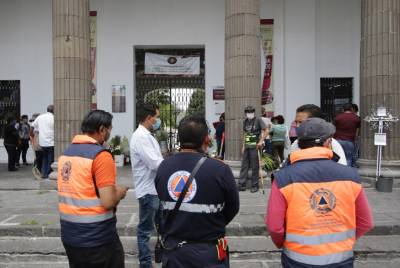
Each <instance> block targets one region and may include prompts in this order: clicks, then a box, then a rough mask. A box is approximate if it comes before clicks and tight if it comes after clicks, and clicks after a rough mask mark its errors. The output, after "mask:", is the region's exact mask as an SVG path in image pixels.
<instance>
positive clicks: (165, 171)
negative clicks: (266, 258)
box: [155, 116, 239, 268]
mask: <svg viewBox="0 0 400 268" xmlns="http://www.w3.org/2000/svg"><path fill="white" fill-rule="evenodd" d="M208 133H209V132H208V127H207V123H206V120H205V119H204V117H200V116H188V117H185V118H184V119H182V120H181V121H180V123H179V126H178V137H179V142H180V148H181V149H180V152H179V153H177V154H175V155H173V156H171V157H170V158H168V159H166V160H165V161H164V162H162V163H161V165H160V167H159V169H158V171H157V175H156V179H155V182H156V189H157V193H158V196H159V198H160V200H161V202H162V207H163V217H162V219H163V220H164V221H163V224H162V226H161V230H162V233H161V234H162V240H163V245H164V252H163V256H162V263H163V267H164V268H188V267H191V268H196V267H199V268H203V267H221V268H222V267H229V257H228V254H229V252H228V246H227V241H226V239H225V227H226V225H228V224H229V222H230V221H231V220H232V219H233V218H234V217H235V215H236V214H237V213H238V211H239V194H238V191H237V188H236V183H235V179H234V177H233V174H232V171H231V169H230V168H229V166H228V165H226V164H224V163H223V162H222V161H220V160H217V159H212V158H207V157H206V156H205V153H206V152H207V148H208V146H209V143H210V140H211V138H210V137H209V134H208ZM191 173H195V174H193V175H194V176H193V175H191ZM190 176H193V180H192V182H191V183H190V184H189V185H188V190H187V193H186V194H184V195H183V196H184V197H183V199H182V203H181V205H180V207H179V209H176V210H175V206H176V204H177V202H179V201H178V200H179V197H180V195H181V194H182V191H183V189H184V187H185V184H186V183H188V179H189V177H190Z"/></svg>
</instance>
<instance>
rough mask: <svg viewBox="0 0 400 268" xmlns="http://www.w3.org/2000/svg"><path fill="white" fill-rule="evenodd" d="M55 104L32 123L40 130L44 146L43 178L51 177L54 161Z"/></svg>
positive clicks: (41, 143) (40, 137) (36, 129)
mask: <svg viewBox="0 0 400 268" xmlns="http://www.w3.org/2000/svg"><path fill="white" fill-rule="evenodd" d="M53 114H54V106H53V105H49V106H48V107H47V113H44V114H41V115H39V116H38V117H37V118H36V119H35V121H34V122H33V123H32V126H33V127H34V129H35V131H39V145H40V147H41V148H42V168H41V172H42V178H45V179H47V178H49V174H50V171H51V167H50V165H51V163H53V162H54V115H53Z"/></svg>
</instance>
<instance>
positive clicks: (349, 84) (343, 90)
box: [320, 77, 353, 122]
mask: <svg viewBox="0 0 400 268" xmlns="http://www.w3.org/2000/svg"><path fill="white" fill-rule="evenodd" d="M320 82H321V110H322V112H323V113H324V114H325V119H326V120H327V121H329V122H333V119H334V118H335V116H336V115H337V114H339V113H341V112H342V109H343V104H346V103H351V102H352V101H353V78H352V77H349V78H347V77H339V78H336V77H335V78H321V80H320Z"/></svg>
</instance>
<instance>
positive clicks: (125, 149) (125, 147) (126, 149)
mask: <svg viewBox="0 0 400 268" xmlns="http://www.w3.org/2000/svg"><path fill="white" fill-rule="evenodd" d="M121 152H122V153H123V154H124V155H126V156H129V140H128V138H127V137H126V136H124V137H123V138H122V141H121Z"/></svg>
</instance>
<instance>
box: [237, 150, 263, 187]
mask: <svg viewBox="0 0 400 268" xmlns="http://www.w3.org/2000/svg"><path fill="white" fill-rule="evenodd" d="M250 167H251V186H252V187H257V188H258V180H259V175H260V174H259V172H260V171H259V168H260V162H259V160H258V153H257V149H256V148H245V149H244V154H243V158H242V167H241V168H240V178H239V186H241V187H245V186H246V180H247V176H248V172H249V168H250Z"/></svg>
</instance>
